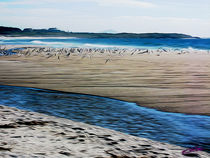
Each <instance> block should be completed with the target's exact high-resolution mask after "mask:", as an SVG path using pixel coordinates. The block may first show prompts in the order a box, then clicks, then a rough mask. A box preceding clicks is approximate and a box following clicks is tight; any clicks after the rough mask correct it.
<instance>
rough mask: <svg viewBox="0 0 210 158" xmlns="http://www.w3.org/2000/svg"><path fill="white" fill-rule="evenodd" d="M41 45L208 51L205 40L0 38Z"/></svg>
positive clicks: (3, 41) (209, 42)
mask: <svg viewBox="0 0 210 158" xmlns="http://www.w3.org/2000/svg"><path fill="white" fill-rule="evenodd" d="M8 44H9V45H43V46H51V47H66V48H69V47H89V48H150V49H157V48H172V49H187V48H192V49H202V50H210V38H206V39H204V38H203V39H193V38H192V39H141V38H70V37H0V45H8Z"/></svg>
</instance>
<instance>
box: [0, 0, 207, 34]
mask: <svg viewBox="0 0 210 158" xmlns="http://www.w3.org/2000/svg"><path fill="white" fill-rule="evenodd" d="M0 25H3V26H15V27H20V28H26V27H32V28H49V27H57V28H59V29H62V30H67V31H74V32H75V31H77V32H81V31H82V32H102V31H105V30H115V31H116V32H136V33H142V32H177V33H186V34H190V35H194V36H201V37H210V0H0Z"/></svg>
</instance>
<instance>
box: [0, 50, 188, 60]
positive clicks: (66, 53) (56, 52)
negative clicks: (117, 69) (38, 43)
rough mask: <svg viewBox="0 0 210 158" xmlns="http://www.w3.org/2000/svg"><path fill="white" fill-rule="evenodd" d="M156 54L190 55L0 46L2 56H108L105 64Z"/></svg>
mask: <svg viewBox="0 0 210 158" xmlns="http://www.w3.org/2000/svg"><path fill="white" fill-rule="evenodd" d="M152 53H155V54H156V55H157V56H160V55H161V54H162V53H176V54H178V55H181V54H186V53H190V51H188V50H180V49H164V48H158V49H155V50H152V49H138V48H136V49H116V48H115V49H103V48H48V47H22V48H15V49H6V47H5V46H0V56H3V55H4V56H8V55H12V54H17V55H18V56H38V55H39V56H43V57H45V58H47V59H48V58H51V57H56V58H57V59H58V60H60V59H61V57H70V56H71V55H79V56H81V58H82V59H83V58H86V57H89V58H90V59H91V58H92V57H93V56H94V55H103V54H106V55H107V56H108V58H107V59H106V60H105V63H107V62H109V61H111V57H112V56H113V55H119V56H124V55H130V56H133V55H138V54H152Z"/></svg>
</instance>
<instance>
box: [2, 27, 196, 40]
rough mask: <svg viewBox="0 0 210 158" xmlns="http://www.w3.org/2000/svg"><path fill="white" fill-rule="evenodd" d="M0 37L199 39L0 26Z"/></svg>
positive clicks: (179, 34) (178, 35)
mask: <svg viewBox="0 0 210 158" xmlns="http://www.w3.org/2000/svg"><path fill="white" fill-rule="evenodd" d="M0 35H3V36H11V37H12V36H13V37H20V36H31V37H33V36H35V37H36V36H44V37H52V36H54V37H58V36H61V37H79V38H157V39H159V38H174V39H179V38H199V37H193V36H190V35H186V34H181V33H126V32H122V33H90V32H65V31H62V30H58V29H56V28H49V29H32V28H25V29H23V30H21V29H20V28H15V27H4V26H0Z"/></svg>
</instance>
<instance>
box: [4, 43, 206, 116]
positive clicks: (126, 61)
mask: <svg viewBox="0 0 210 158" xmlns="http://www.w3.org/2000/svg"><path fill="white" fill-rule="evenodd" d="M8 47H10V48H14V47H18V46H8ZM19 47H21V46H19ZM24 47H27V46H24ZM28 47H33V46H28ZM33 49H34V52H31V51H32V50H33ZM36 49H37V50H36ZM36 49H35V48H28V49H24V50H23V51H19V52H18V54H16V55H12V56H0V74H1V76H0V83H1V84H2V85H15V86H26V87H36V88H43V89H53V90H60V91H65V92H73V93H82V94H92V95H97V96H104V97H110V98H115V99H119V100H124V101H128V102H135V103H137V104H138V105H140V106H144V107H149V108H154V109H157V110H161V111H167V112H176V113H186V114H199V115H210V108H209V107H210V104H209V103H210V98H209V88H210V69H209V67H210V58H209V56H210V54H209V51H205V50H191V49H189V50H166V51H165V50H120V49H119V50H118V49H116V50H114V49H113V50H109V51H105V50H106V49H92V50H91V51H90V49H85V48H81V49H77V48H75V50H74V51H73V52H70V50H68V49H65V48H63V49H61V48H57V49H53V48H51V49H50V48H47V47H46V48H44V49H43V48H42V49H41V50H40V48H36ZM38 50H39V51H38ZM72 50H73V48H72ZM68 53H70V54H68Z"/></svg>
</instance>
